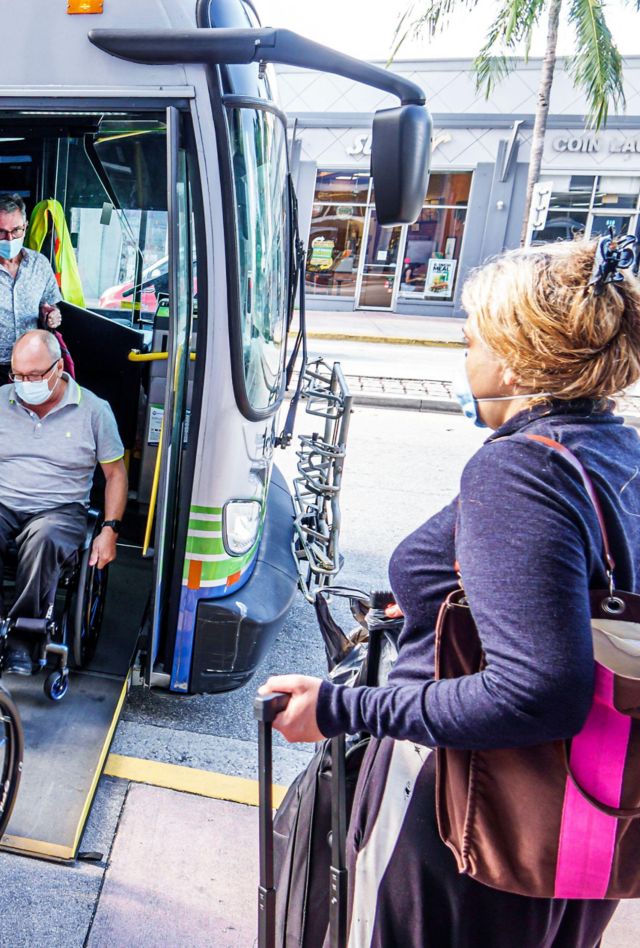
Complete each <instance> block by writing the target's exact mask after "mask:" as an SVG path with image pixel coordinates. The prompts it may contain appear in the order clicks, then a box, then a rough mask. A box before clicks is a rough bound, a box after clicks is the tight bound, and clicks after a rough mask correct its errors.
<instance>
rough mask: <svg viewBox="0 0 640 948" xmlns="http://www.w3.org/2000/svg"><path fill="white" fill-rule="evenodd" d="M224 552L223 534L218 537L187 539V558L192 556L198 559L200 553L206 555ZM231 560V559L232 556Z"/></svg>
mask: <svg viewBox="0 0 640 948" xmlns="http://www.w3.org/2000/svg"><path fill="white" fill-rule="evenodd" d="M224 552H225V549H224V543H223V542H222V535H221V534H218V536H217V537H214V536H211V537H187V547H186V553H187V556H189V555H190V554H191V555H192V557H197V555H198V553H201V554H205V553H224ZM227 556H228V554H227ZM229 559H231V557H230V556H229Z"/></svg>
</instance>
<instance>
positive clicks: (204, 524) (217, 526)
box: [189, 517, 222, 534]
mask: <svg viewBox="0 0 640 948" xmlns="http://www.w3.org/2000/svg"><path fill="white" fill-rule="evenodd" d="M221 529H222V520H221V519H219V520H196V519H195V518H193V517H192V518H191V519H190V520H189V533H191V531H192V530H204V531H206V532H207V533H218V534H220V531H221Z"/></svg>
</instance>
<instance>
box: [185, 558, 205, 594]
mask: <svg viewBox="0 0 640 948" xmlns="http://www.w3.org/2000/svg"><path fill="white" fill-rule="evenodd" d="M201 576H202V560H189V576H188V578H187V586H188V588H189V589H200V578H201Z"/></svg>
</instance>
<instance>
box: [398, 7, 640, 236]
mask: <svg viewBox="0 0 640 948" xmlns="http://www.w3.org/2000/svg"><path fill="white" fill-rule="evenodd" d="M562 2H563V0H501V4H500V7H499V9H498V12H497V14H496V17H495V19H494V20H493V23H492V24H491V26H490V27H489V31H488V33H487V36H486V39H485V42H484V45H483V47H482V49H481V50H480V52H479V53H478V55H477V56H476V59H475V61H474V70H475V75H476V86H477V88H478V89H479V90H480V91H482V92H484V94H485V95H486V97H487V98H488V97H489V96H490V95H491V92H492V90H493V88H494V87H495V85H496V83H497V82H500V81H501V80H502V79H504V78H505V77H506V76H508V75H509V73H510V72H511V71H512V70H513V69H514V68H515V65H516V60H515V58H514V55H515V52H516V51H517V49H519V48H522V47H523V46H524V50H525V58H526V57H527V56H528V54H529V50H530V48H531V40H532V36H533V31H534V28H535V27H536V26H537V25H538V24H539V23H540V22H541V21H542V20H543V19H544V18H545V17H546V20H547V44H546V50H545V55H544V61H543V63H542V71H541V73H540V83H539V86H538V101H537V108H536V115H535V122H534V126H533V138H532V141H531V157H530V159H529V177H528V179H527V192H526V200H525V213H524V220H523V224H522V233H521V236H520V243H521V244H524V242H525V239H526V234H527V224H528V220H529V210H530V207H531V199H532V196H533V187H534V185H535V183H536V181H537V180H538V177H539V175H540V165H541V163H542V150H543V146H544V135H545V131H546V127H547V115H548V112H549V99H550V96H551V84H552V82H553V73H554V69H555V64H556V47H557V44H558V24H559V21H560V12H561V7H562ZM626 2H631V3H633V5H634V6H635V7H636V9H637V10H640V0H626ZM478 3H479V0H415V2H412V3H411V4H410V5H409V7H407V9H406V11H405V12H404V14H403V15H402V17H401V18H400V21H399V23H398V26H397V28H396V33H395V47H394V50H393V53H392V58H393V57H394V56H395V54H396V53H397V52H398V50H399V48H400V47H401V46H402V44H403V43H404V41H405V40H406V39H407V37H408V36H419V35H421V34H422V33H423V32H426V33H427V34H428V35H429V36H433V35H434V34H435V33H436V32H438V31H440V30H442V29H443V28H444V27H445V26H446V25H447V23H448V20H449V17H450V15H451V13H452V12H453V10H454V8H455V7H461V8H464V9H467V10H472V9H473V8H474V7H476V6H477V5H478ZM567 4H568V11H567V12H568V17H569V22H570V23H571V24H572V26H573V28H574V33H575V41H576V43H575V49H576V51H575V53H574V54H573V56H571V57H570V58H569V63H568V65H569V69H570V72H571V74H572V76H573V80H574V84H575V86H576V88H579V89H581V90H582V91H583V92H584V93H585V95H586V97H587V102H588V104H589V113H588V116H587V123H588V124H589V125H590V126H591V127H592V128H595V129H596V130H597V129H599V128H601V127H602V126H603V125H604V124H606V120H607V115H608V112H609V106H610V105H612V106H613V107H614V108H615V109H616V110H617V109H618V108H620V107H621V106H622V107H624V104H625V98H624V89H623V85H622V57H621V56H620V53H619V51H618V49H617V47H616V45H615V43H614V41H613V37H612V36H611V31H610V30H609V27H608V26H607V21H606V17H605V11H604V4H603V3H602V0H567Z"/></svg>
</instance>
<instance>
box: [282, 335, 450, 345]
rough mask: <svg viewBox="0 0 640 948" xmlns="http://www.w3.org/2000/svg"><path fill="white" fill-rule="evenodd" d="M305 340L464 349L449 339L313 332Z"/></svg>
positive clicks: (292, 336) (293, 336)
mask: <svg viewBox="0 0 640 948" xmlns="http://www.w3.org/2000/svg"><path fill="white" fill-rule="evenodd" d="M296 335H297V333H295V332H289V336H290V337H291V338H295V336H296ZM307 339H332V340H335V341H336V342H381V343H384V344H386V345H389V346H428V347H430V348H440V349H464V343H463V342H455V341H454V340H449V339H416V338H411V337H407V338H404V337H403V336H370V335H365V334H364V333H362V334H358V335H356V334H354V333H348V332H314V331H307Z"/></svg>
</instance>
